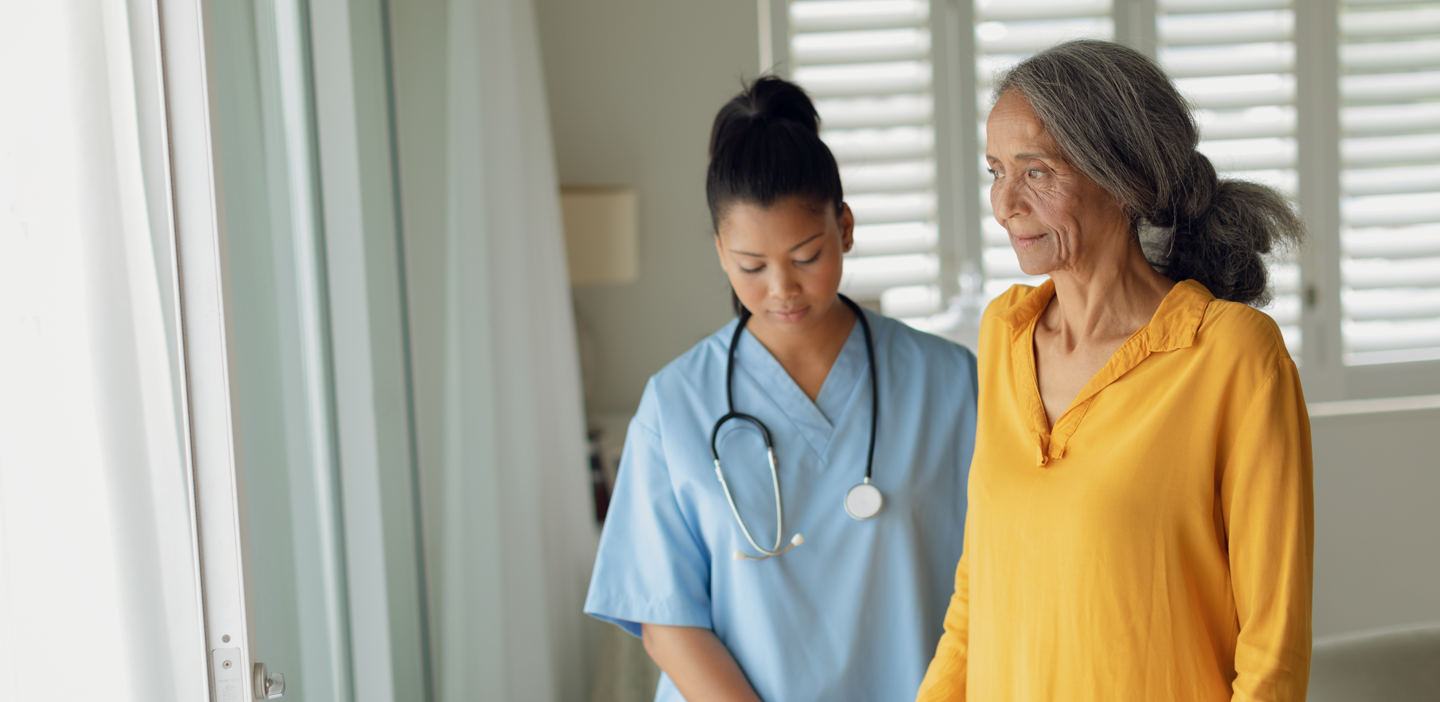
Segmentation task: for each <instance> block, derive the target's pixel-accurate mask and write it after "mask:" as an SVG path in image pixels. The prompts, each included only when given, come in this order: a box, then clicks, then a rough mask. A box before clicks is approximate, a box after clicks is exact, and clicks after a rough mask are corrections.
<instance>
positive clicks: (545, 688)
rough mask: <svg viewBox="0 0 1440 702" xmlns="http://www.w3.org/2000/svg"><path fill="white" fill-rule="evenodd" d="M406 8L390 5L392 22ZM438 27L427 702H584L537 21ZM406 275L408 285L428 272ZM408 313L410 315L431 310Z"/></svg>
mask: <svg viewBox="0 0 1440 702" xmlns="http://www.w3.org/2000/svg"><path fill="white" fill-rule="evenodd" d="M404 6H405V4H404V3H400V4H395V5H392V17H393V14H394V13H397V12H404V11H406V10H404V9H402V8H403V7H404ZM437 16H438V17H443V22H444V26H443V32H444V35H443V36H437V37H434V39H435V43H436V44H440V45H443V46H444V47H445V52H444V58H443V67H444V82H443V90H440V89H437V91H436V92H437V93H439V92H443V97H441V96H438V95H437V97H440V99H441V100H443V108H444V115H445V120H444V122H445V124H444V131H443V133H444V135H445V143H444V145H443V148H441V149H438V150H437V153H438V154H439V155H440V157H442V158H443V159H444V162H445V165H444V169H443V171H441V172H443V174H444V177H443V187H444V222H443V227H442V226H437V227H436V233H437V235H441V236H443V260H438V261H437V263H438V265H440V266H443V271H435V272H434V273H436V274H443V279H444V285H443V293H441V295H442V296H443V305H441V306H442V307H443V321H442V322H441V323H440V324H439V325H437V326H438V327H439V329H437V330H436V331H437V333H436V334H435V338H436V340H437V341H440V342H441V343H443V344H444V348H443V351H442V352H441V353H438V354H435V355H434V356H435V357H437V358H441V359H443V381H442V382H441V383H439V387H440V388H441V390H440V394H441V396H442V397H443V411H442V412H441V413H439V414H438V417H442V418H443V419H442V420H441V421H443V423H444V426H443V431H440V432H432V433H433V434H435V435H443V450H441V451H440V452H439V454H440V461H439V463H440V465H439V467H438V470H437V469H436V467H435V466H434V465H432V466H429V467H425V466H423V465H422V476H423V478H422V479H423V480H426V481H429V482H430V485H429V486H428V487H427V488H426V492H427V494H428V495H431V496H435V497H436V499H432V500H430V501H429V502H428V504H427V505H426V509H427V510H430V512H431V513H430V514H428V515H427V519H426V523H427V525H429V526H430V527H431V528H430V530H429V531H428V532H427V551H428V553H429V554H431V558H430V563H429V564H428V570H429V572H430V576H431V592H432V593H435V597H434V607H433V609H432V630H433V632H434V633H433V636H434V639H435V641H436V646H435V649H436V650H435V659H436V674H437V675H436V677H437V685H436V690H437V693H438V694H437V697H438V699H440V700H443V701H444V702H470V701H473V700H480V701H489V700H494V701H496V702H499V701H501V700H507V701H509V700H513V701H517V702H522V701H527V700H535V701H537V702H538V701H546V702H549V701H558V700H579V699H585V698H586V697H587V696H588V693H589V687H590V680H591V666H592V663H591V661H590V651H591V650H592V648H593V646H592V645H590V644H589V643H588V640H589V639H588V638H587V636H589V635H591V634H593V631H594V630H593V629H589V628H588V627H589V625H588V624H587V623H586V621H585V617H584V615H583V614H582V613H581V611H580V610H581V605H582V602H583V598H584V593H585V588H586V586H587V585H588V579H589V574H590V566H591V564H592V561H593V557H594V549H595V544H596V532H595V528H594V522H593V519H594V517H593V509H592V506H591V505H590V503H589V500H590V497H589V492H588V490H589V483H588V478H587V474H586V448H585V426H584V419H583V411H582V401H581V396H580V393H581V382H580V372H579V361H578V357H577V352H576V344H575V333H574V319H573V312H572V309H571V300H570V288H569V282H568V275H567V271H566V259H565V247H564V241H563V236H562V231H561V223H560V217H559V204H558V183H557V181H556V175H555V167H554V156H553V152H552V147H551V143H550V128H549V120H548V117H547V114H546V107H545V97H544V96H545V93H544V82H543V78H542V71H541V66H540V53H539V47H538V42H537V34H536V28H535V20H534V15H533V9H532V7H531V4H530V2H529V0H450V1H449V2H447V3H445V6H444V10H443V15H438V14H437ZM422 49H423V47H422ZM399 50H400V51H404V50H405V48H404V47H403V46H402V47H400V48H399ZM401 58H402V60H403V56H402V57H401ZM399 80H400V81H404V80H405V76H404V75H403V74H402V75H401V76H400V78H399ZM398 90H399V91H400V92H401V93H404V91H405V86H404V85H400V86H398ZM417 111H418V112H421V113H423V108H421V109H419V110H417ZM401 121H402V129H403V127H404V125H403V121H404V119H403V117H402V120H401ZM400 141H401V146H402V153H401V160H402V161H405V159H406V152H405V151H404V147H405V137H404V135H403V133H402V136H401V139H400ZM403 177H405V176H403V175H402V178H403ZM436 180H440V179H436ZM411 185H413V183H412V184H411ZM436 199H437V200H438V198H436ZM411 206H413V203H411V202H410V201H407V207H411ZM411 215H414V216H420V217H422V218H423V215H424V213H417V212H410V213H408V214H407V221H410V220H409V217H410V216H411ZM420 235H423V232H407V239H409V238H411V237H414V236H420ZM411 263H412V265H411V266H410V268H409V271H410V276H411V278H412V285H414V284H419V283H420V282H421V281H416V280H414V278H415V276H416V275H417V274H418V275H428V274H429V273H428V272H427V271H424V270H417V266H416V265H413V264H414V263H415V262H414V261H412V262H411ZM418 268H419V269H423V266H420V267H418ZM411 304H412V315H424V314H427V313H430V312H433V310H428V309H425V310H416V309H415V307H416V301H415V300H414V299H412V301H411ZM419 341H422V342H423V339H420V340H419ZM419 356H423V354H417V357H419ZM417 372H424V371H422V370H421V369H418V368H417ZM421 421H422V422H423V421H425V415H424V414H423V413H422V414H421ZM420 433H421V434H422V435H424V434H426V433H427V432H426V428H425V427H422V428H421V429H420ZM423 463H424V459H423V457H422V464H423ZM436 481H438V485H437V484H436ZM436 512H438V514H437V513H436ZM437 517H438V518H437ZM437 526H438V528H436V527H437Z"/></svg>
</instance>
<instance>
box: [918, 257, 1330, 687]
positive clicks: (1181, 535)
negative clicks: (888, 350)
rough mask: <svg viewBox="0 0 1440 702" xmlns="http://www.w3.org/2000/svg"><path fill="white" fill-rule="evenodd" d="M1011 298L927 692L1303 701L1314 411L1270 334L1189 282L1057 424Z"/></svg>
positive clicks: (983, 385)
mask: <svg viewBox="0 0 1440 702" xmlns="http://www.w3.org/2000/svg"><path fill="white" fill-rule="evenodd" d="M1054 293H1055V286H1054V283H1053V282H1050V281H1047V282H1046V283H1045V284H1043V285H1041V286H1040V287H1038V288H1031V287H1026V286H1015V287H1013V288H1011V289H1010V290H1009V291H1008V292H1007V293H1006V294H1004V295H1002V296H1001V297H1000V298H998V299H996V300H995V301H994V302H992V303H991V304H990V307H989V308H988V309H987V310H986V312H985V317H984V320H983V321H982V323H981V330H980V349H979V355H980V416H979V426H978V429H977V434H976V445H975V457H974V461H973V462H972V464H971V468H970V507H969V512H968V515H967V518H966V526H965V550H964V556H963V557H961V559H960V564H959V566H958V567H957V568H956V570H955V594H954V596H953V597H952V599H951V602H950V610H949V612H948V613H947V614H946V616H945V634H944V636H943V637H942V638H941V640H940V645H939V648H938V650H937V651H936V654H935V659H934V661H932V662H931V664H930V670H929V672H928V673H927V674H926V676H925V681H924V683H922V684H921V686H920V694H919V699H920V700H923V701H925V702H931V701H935V700H967V699H968V700H975V701H977V702H1008V701H1011V700H1014V701H1016V702H1022V701H1023V702H1040V701H1045V700H1063V701H1065V702H1084V701H1087V700H1094V701H1096V702H1099V701H1101V700H1103V701H1105V702H1117V701H1120V702H1131V701H1133V702H1160V701H1162V700H1163V701H1166V702H1169V701H1172V700H1174V701H1182V700H1232V699H1233V700H1295V701H1297V702H1298V701H1300V700H1304V699H1305V687H1306V684H1307V683H1308V681H1309V674H1310V599H1311V594H1310V586H1311V577H1312V563H1313V561H1314V542H1315V539H1314V519H1313V514H1314V498H1313V490H1312V470H1311V457H1310V419H1309V417H1308V415H1307V414H1306V411H1305V399H1304V396H1303V395H1302V394H1301V390H1300V379H1299V375H1298V373H1297V372H1296V368H1295V364H1294V362H1292V361H1291V360H1290V355H1289V353H1287V352H1286V350H1285V344H1284V341H1283V340H1282V339H1281V337H1280V331H1279V329H1278V328H1277V327H1276V326H1275V323H1274V322H1273V321H1272V320H1271V319H1270V318H1269V317H1268V316H1266V315H1265V314H1263V313H1261V312H1257V311H1256V310H1254V309H1252V308H1250V307H1248V306H1246V305H1242V304H1237V303H1233V302H1226V301H1223V300H1216V299H1215V298H1214V297H1213V296H1212V295H1211V294H1210V292H1209V291H1208V290H1206V289H1205V287H1204V286H1202V285H1200V284H1199V283H1196V282H1194V281H1185V282H1182V283H1180V284H1178V285H1176V286H1175V287H1174V289H1172V290H1171V291H1170V293H1169V294H1168V295H1167V296H1166V297H1165V300H1164V301H1163V302H1162V303H1161V305H1160V309H1159V310H1158V311H1156V312H1155V317H1154V318H1153V319H1152V320H1151V321H1150V323H1149V324H1147V325H1146V326H1144V327H1142V328H1141V329H1140V330H1139V331H1138V332H1136V333H1135V335H1134V336H1132V337H1131V338H1130V339H1129V340H1128V341H1126V342H1125V344H1124V345H1123V346H1121V347H1120V349H1119V350H1118V351H1116V352H1115V355H1114V356H1113V357H1111V359H1110V361H1109V363H1108V364H1107V365H1106V366H1105V367H1104V368H1103V369H1101V370H1100V372H1099V373H1097V374H1096V375H1095V377H1094V378H1091V379H1090V382H1089V384H1088V385H1086V386H1085V388H1084V389H1083V390H1081V391H1080V394H1079V396H1077V397H1076V398H1075V401H1074V402H1073V403H1071V405H1070V407H1069V408H1068V409H1066V411H1065V413H1064V414H1063V415H1061V416H1060V418H1059V419H1058V420H1057V421H1056V422H1055V427H1054V428H1053V429H1051V428H1050V427H1049V421H1048V420H1047V418H1046V416H1045V409H1044V406H1043V405H1042V403H1041V401H1040V392H1039V389H1038V387H1037V386H1036V380H1035V352H1034V348H1035V345H1034V334H1035V323H1036V320H1037V319H1038V318H1039V316H1040V313H1041V312H1042V311H1044V309H1045V307H1046V305H1047V304H1048V303H1049V301H1050V298H1051V297H1052V296H1053V295H1054Z"/></svg>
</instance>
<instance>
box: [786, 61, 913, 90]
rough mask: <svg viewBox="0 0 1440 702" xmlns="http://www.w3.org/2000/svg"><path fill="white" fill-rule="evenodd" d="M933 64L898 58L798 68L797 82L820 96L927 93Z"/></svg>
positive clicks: (796, 73) (796, 70) (796, 72)
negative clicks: (872, 62) (865, 62)
mask: <svg viewBox="0 0 1440 702" xmlns="http://www.w3.org/2000/svg"><path fill="white" fill-rule="evenodd" d="M930 76H931V71H930V64H929V63H928V62H927V63H921V62H898V63H880V64H850V65H844V66H833V65H832V66H817V67H814V68H811V67H802V68H797V69H795V82H797V83H799V84H801V85H803V86H805V91H806V92H808V93H810V95H811V96H813V97H815V98H818V99H825V98H836V97H862V96H877V97H878V96H885V95H900V94H907V93H924V92H927V91H929V90H930Z"/></svg>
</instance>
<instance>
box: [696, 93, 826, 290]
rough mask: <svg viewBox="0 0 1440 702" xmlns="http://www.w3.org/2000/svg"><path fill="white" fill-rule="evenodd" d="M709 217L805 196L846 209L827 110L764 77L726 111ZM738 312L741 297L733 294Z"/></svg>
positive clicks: (715, 144) (715, 134)
mask: <svg viewBox="0 0 1440 702" xmlns="http://www.w3.org/2000/svg"><path fill="white" fill-rule="evenodd" d="M705 195H706V198H707V200H708V201H709V205H710V222H711V225H712V226H713V227H714V228H715V233H716V235H717V236H718V235H719V232H720V222H721V220H722V219H724V217H725V214H726V212H727V211H728V209H729V208H730V207H731V206H733V205H735V204H736V203H749V204H754V205H759V206H760V207H769V206H771V205H773V204H775V202H776V201H778V200H782V199H784V198H787V197H794V196H800V197H805V198H809V199H812V200H814V201H815V202H816V203H821V204H830V205H832V206H833V207H834V208H835V213H836V215H837V216H838V215H839V214H840V213H841V212H842V211H843V210H844V206H845V202H844V200H845V197H844V191H843V190H842V189H841V187H840V167H839V166H838V165H836V163H835V155H834V154H832V153H830V148H829V147H828V146H826V145H825V142H823V141H821V140H820V114H819V113H818V112H816V110H815V103H813V102H811V101H810V96H809V95H806V94H805V91H804V90H803V89H801V88H800V86H798V85H795V84H794V83H791V82H789V81H787V80H784V79H782V78H776V77H775V76H761V77H759V78H756V79H755V81H754V82H752V83H750V84H749V85H747V86H745V89H744V90H742V91H740V94H739V95H736V96H735V97H734V98H731V100H730V101H729V102H727V103H725V106H724V107H721V108H720V112H719V113H718V114H716V115H715V124H714V126H712V127H711V128H710V168H709V170H708V172H707V173H706V177H705ZM731 301H732V303H733V305H734V307H735V313H736V314H737V315H739V314H741V311H742V309H743V308H742V307H741V305H740V298H739V297H738V296H736V295H735V294H734V291H733V290H732V291H731Z"/></svg>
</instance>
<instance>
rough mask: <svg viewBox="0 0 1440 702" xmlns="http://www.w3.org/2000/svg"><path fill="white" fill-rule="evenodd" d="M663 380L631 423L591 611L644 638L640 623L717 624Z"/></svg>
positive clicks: (705, 559) (706, 563) (650, 388)
mask: <svg viewBox="0 0 1440 702" xmlns="http://www.w3.org/2000/svg"><path fill="white" fill-rule="evenodd" d="M658 405H659V398H657V397H656V389H655V382H654V380H652V381H651V382H650V385H649V386H648V387H647V388H646V389H645V397H644V399H642V401H641V403H640V410H639V412H637V413H636V415H635V418H634V419H633V420H631V422H630V429H629V431H628V432H627V433H626V436H625V448H624V450H623V452H622V453H621V457H620V469H619V472H618V474H617V476H616V481H615V492H614V494H613V495H612V496H611V501H610V508H609V510H608V512H607V514H606V516H605V527H604V530H603V531H602V532H601V534H600V550H599V552H598V554H597V555H596V558H595V570H594V572H593V574H592V575H591V577H590V592H589V594H588V595H587V596H586V598H585V613H586V614H589V615H591V616H593V617H596V618H597V619H603V620H605V621H608V622H613V623H615V624H618V625H620V626H621V627H624V628H625V630H626V631H628V632H630V633H631V634H634V635H635V636H640V624H641V623H642V622H643V623H650V624H665V625H670V626H695V627H703V628H711V619H710V567H709V554H708V550H707V549H706V548H705V547H704V545H703V543H702V542H701V541H700V539H699V538H698V537H697V535H696V533H695V531H694V530H693V529H692V528H691V526H690V524H689V523H688V521H687V520H686V519H685V515H684V514H683V513H682V512H681V510H680V504H679V502H678V501H677V500H676V498H675V490H674V488H673V487H672V483H671V480H670V471H669V467H668V465H667V462H666V458H665V444H664V441H663V440H662V438H661V435H660V431H659V429H658V428H657V427H658V426H659V422H658V419H659V417H660V416H661V413H660V408H659V406H658Z"/></svg>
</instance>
